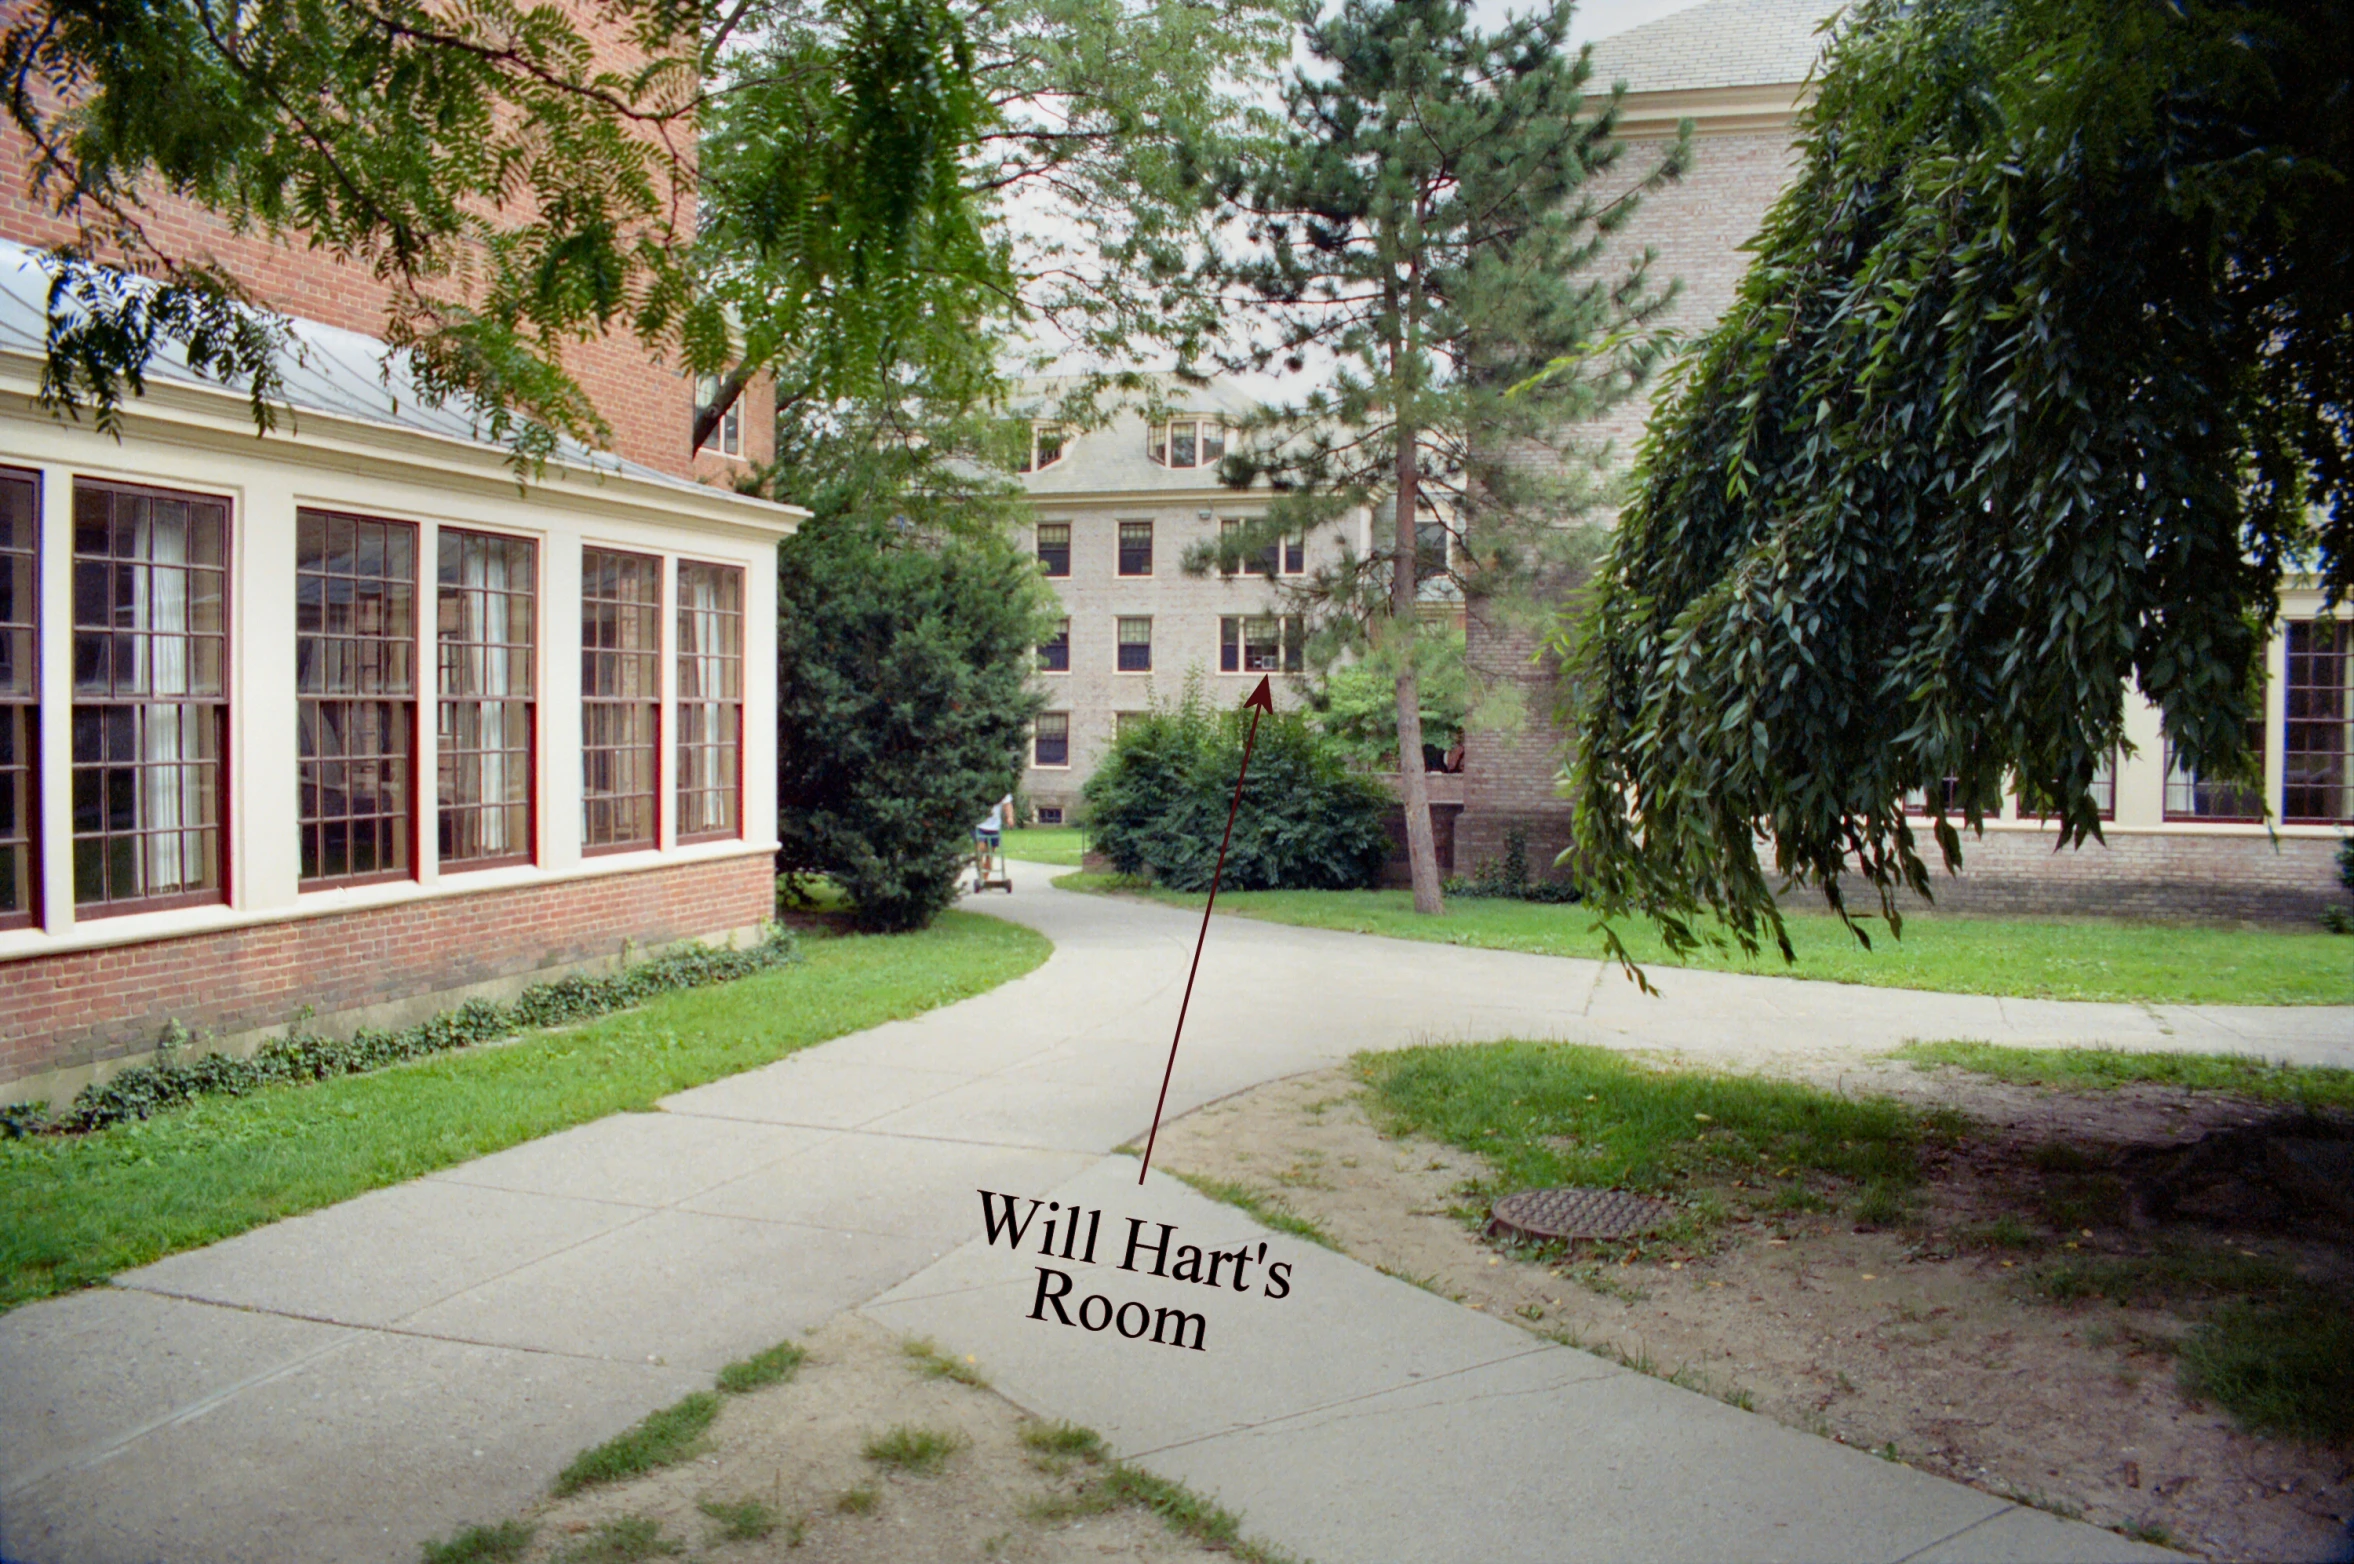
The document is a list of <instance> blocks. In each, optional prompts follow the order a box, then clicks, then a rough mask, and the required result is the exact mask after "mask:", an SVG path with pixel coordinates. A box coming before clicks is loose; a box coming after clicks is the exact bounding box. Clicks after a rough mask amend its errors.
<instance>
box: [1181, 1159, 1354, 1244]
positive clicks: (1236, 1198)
mask: <svg viewBox="0 0 2354 1564" xmlns="http://www.w3.org/2000/svg"><path fill="white" fill-rule="evenodd" d="M1164 1171H1168V1170H1164ZM1170 1176H1171V1177H1173V1178H1176V1179H1178V1180H1180V1181H1182V1182H1184V1183H1187V1184H1191V1185H1192V1186H1193V1187H1194V1188H1195V1189H1197V1190H1200V1191H1201V1192H1202V1193H1203V1194H1205V1195H1207V1196H1209V1197H1210V1198H1211V1199H1212V1200H1218V1201H1223V1202H1224V1203H1225V1204H1227V1205H1230V1206H1233V1207H1234V1208H1235V1209H1236V1210H1238V1211H1242V1212H1244V1213H1246V1214H1248V1215H1249V1217H1250V1218H1251V1220H1252V1221H1254V1222H1256V1223H1258V1224H1259V1225H1260V1226H1261V1227H1269V1228H1273V1229H1274V1230H1275V1231H1276V1232H1278V1233H1289V1234H1291V1236H1292V1237H1294V1238H1305V1239H1306V1240H1307V1241H1308V1242H1310V1243H1312V1244H1322V1245H1323V1246H1324V1247H1325V1248H1327V1249H1332V1250H1338V1249H1339V1248H1340V1245H1338V1244H1336V1243H1334V1242H1333V1241H1332V1237H1331V1235H1330V1234H1328V1233H1326V1232H1325V1231H1324V1229H1323V1228H1321V1227H1318V1226H1317V1225H1316V1224H1315V1223H1313V1222H1311V1221H1309V1220H1308V1219H1307V1218H1306V1217H1304V1216H1301V1215H1299V1214H1298V1213H1297V1212H1295V1211H1292V1210H1291V1209H1290V1208H1288V1207H1286V1206H1285V1205H1284V1204H1283V1203H1282V1202H1281V1201H1279V1200H1277V1199H1276V1198H1275V1197H1274V1196H1272V1195H1267V1194H1262V1193H1261V1192H1260V1191H1258V1190H1255V1189H1253V1188H1251V1187H1250V1185H1248V1184H1236V1183H1233V1182H1231V1181H1229V1180H1227V1179H1222V1178H1204V1177H1202V1176H1200V1175H1199V1174H1194V1173H1176V1172H1173V1171H1172V1172H1171V1173H1170Z"/></svg>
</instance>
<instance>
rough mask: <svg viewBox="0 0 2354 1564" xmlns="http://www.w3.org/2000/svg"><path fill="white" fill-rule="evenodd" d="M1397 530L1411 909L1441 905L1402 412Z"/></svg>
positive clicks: (1410, 461)
mask: <svg viewBox="0 0 2354 1564" xmlns="http://www.w3.org/2000/svg"><path fill="white" fill-rule="evenodd" d="M1397 428H1398V514H1397V523H1398V532H1397V561H1396V566H1395V569H1394V571H1393V573H1392V575H1391V577H1390V617H1391V618H1392V619H1394V620H1395V621H1396V626H1395V628H1396V631H1397V633H1398V634H1399V635H1400V636H1401V637H1403V640H1402V641H1401V643H1400V644H1401V647H1402V650H1403V652H1404V657H1405V661H1404V662H1403V663H1402V664H1401V665H1400V667H1399V669H1398V792H1399V802H1400V804H1401V805H1402V807H1403V808H1404V810H1405V813H1406V863H1407V866H1408V867H1409V868H1410V869H1411V870H1412V871H1413V874H1414V910H1415V911H1416V912H1425V913H1438V912H1444V911H1445V910H1446V907H1445V905H1444V904H1443V903H1442V902H1441V900H1440V898H1439V855H1438V844H1437V843H1436V842H1435V841H1433V840H1432V837H1431V830H1430V782H1429V780H1428V778H1426V777H1425V776H1424V774H1423V770H1422V683H1421V678H1420V676H1419V675H1418V674H1417V673H1416V672H1415V669H1414V650H1415V642H1416V639H1417V637H1418V636H1419V635H1420V633H1421V626H1420V624H1419V623H1418V622H1417V620H1418V618H1419V616H1420V607H1419V602H1418V599H1419V595H1420V594H1419V593H1418V591H1417V587H1418V586H1419V585H1420V583H1419V580H1418V579H1417V578H1418V576H1419V574H1420V571H1419V568H1418V562H1419V558H1420V551H1419V547H1418V544H1419V541H1420V540H1419V539H1418V538H1417V537H1416V536H1415V530H1414V520H1415V510H1416V507H1417V501H1418V498H1419V495H1418V492H1417V489H1418V479H1419V477H1420V471H1419V469H1418V467H1417V466H1416V464H1415V459H1414V457H1415V449H1414V448H1415V445H1416V444H1417V440H1418V436H1417V431H1416V430H1415V428H1414V426H1413V425H1412V424H1411V423H1409V422H1408V421H1407V420H1405V419H1404V418H1400V419H1399V420H1398V426H1397Z"/></svg>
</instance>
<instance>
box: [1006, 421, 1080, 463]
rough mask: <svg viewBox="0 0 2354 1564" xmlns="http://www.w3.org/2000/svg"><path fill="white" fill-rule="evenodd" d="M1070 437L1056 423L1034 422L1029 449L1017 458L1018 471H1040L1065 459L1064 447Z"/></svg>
mask: <svg viewBox="0 0 2354 1564" xmlns="http://www.w3.org/2000/svg"><path fill="white" fill-rule="evenodd" d="M1069 443H1070V437H1069V436H1068V435H1067V434H1065V433H1064V431H1063V430H1062V428H1061V427H1060V426H1059V425H1056V424H1033V425H1032V426H1031V428H1030V445H1029V449H1028V450H1027V451H1025V452H1024V453H1023V454H1022V455H1021V456H1019V457H1017V458H1015V463H1014V470H1015V471H1016V472H1038V471H1041V470H1043V469H1045V468H1048V467H1052V466H1053V465H1054V464H1055V463H1056V462H1059V461H1061V460H1062V459H1063V448H1064V447H1065V446H1066V445H1068V444H1069Z"/></svg>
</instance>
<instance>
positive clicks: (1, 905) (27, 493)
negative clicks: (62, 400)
mask: <svg viewBox="0 0 2354 1564" xmlns="http://www.w3.org/2000/svg"><path fill="white" fill-rule="evenodd" d="M40 535H41V490H40V486H39V484H38V483H36V482H35V481H34V479H33V477H32V475H31V474H29V473H20V472H0V929H5V928H14V927H16V926H18V925H20V924H26V923H30V922H32V921H33V909H34V906H35V901H34V897H35V895H36V893H37V888H38V885H39V870H38V867H37V865H38V864H39V862H40V859H39V853H40V838H39V833H38V832H37V830H36V829H35V826H34V818H35V815H34V808H33V805H34V801H35V799H37V798H38V797H39V796H40V768H39V766H38V765H37V764H36V763H35V762H34V759H33V756H34V746H35V742H36V740H37V739H38V738H39V736H40V729H41V704H40V703H41V691H40V686H39V684H38V682H37V679H36V668H37V666H38V665H37V662H36V659H37V657H38V655H39V648H40V644H41V636H40V623H41V612H40V611H41V572H40V552H39V547H38V544H39V539H40Z"/></svg>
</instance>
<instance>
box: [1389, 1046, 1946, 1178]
mask: <svg viewBox="0 0 2354 1564" xmlns="http://www.w3.org/2000/svg"><path fill="white" fill-rule="evenodd" d="M1353 1068H1354V1069H1355V1071H1356V1074H1357V1076H1358V1078H1359V1079H1360V1080H1362V1081H1364V1082H1365V1083H1366V1084H1367V1085H1368V1086H1370V1087H1371V1088H1372V1089H1373V1103H1372V1105H1373V1107H1374V1109H1375V1112H1376V1115H1377V1117H1378V1118H1380V1119H1381V1120H1382V1121H1383V1123H1382V1127H1383V1129H1384V1130H1385V1131H1387V1132H1388V1133H1392V1134H1397V1133H1405V1134H1417V1135H1428V1136H1430V1137H1432V1138H1433V1139H1437V1140H1443V1141H1446V1142H1448V1143H1449V1144H1451V1145H1455V1146H1460V1147H1462V1148H1463V1149H1464V1150H1466V1151H1473V1152H1477V1153H1478V1154H1479V1155H1481V1156H1482V1157H1484V1158H1486V1159H1487V1160H1488V1161H1489V1162H1490V1163H1491V1164H1492V1165H1493V1166H1494V1167H1495V1169H1496V1171H1497V1175H1498V1183H1499V1184H1500V1185H1501V1186H1502V1187H1504V1188H1506V1189H1523V1188H1530V1187H1534V1186H1540V1185H1556V1184H1569V1185H1580V1186H1583V1187H1586V1188H1593V1189H1629V1190H1636V1191H1639V1192H1642V1193H1647V1194H1665V1195H1673V1194H1675V1193H1676V1192H1677V1191H1678V1190H1679V1189H1680V1188H1682V1187H1683V1185H1684V1181H1685V1180H1687V1179H1690V1178H1692V1177H1693V1176H1695V1175H1698V1174H1702V1173H1718V1172H1741V1173H1746V1174H1749V1175H1751V1176H1752V1177H1754V1178H1755V1179H1756V1180H1757V1182H1758V1184H1759V1190H1760V1198H1761V1199H1771V1198H1772V1196H1773V1194H1774V1192H1775V1191H1776V1190H1777V1189H1780V1188H1784V1187H1791V1188H1798V1187H1803V1184H1802V1183H1800V1182H1797V1181H1800V1180H1802V1178H1803V1176H1804V1175H1808V1174H1814V1175H1828V1176H1830V1177H1833V1178H1837V1179H1840V1180H1843V1181H1846V1182H1849V1183H1853V1184H1859V1185H1862V1186H1864V1187H1865V1188H1866V1189H1867V1190H1870V1189H1873V1188H1879V1189H1882V1190H1886V1191H1890V1192H1897V1191H1902V1190H1905V1189H1909V1188H1910V1187H1911V1186H1912V1185H1914V1184H1915V1183H1917V1182H1918V1181H1919V1178H1920V1169H1919V1159H1918V1151H1919V1148H1920V1147H1921V1145H1922V1143H1923V1142H1924V1141H1925V1140H1927V1139H1928V1138H1930V1137H1932V1136H1939V1135H1948V1134H1954V1133H1957V1132H1959V1131H1960V1130H1961V1129H1962V1127H1963V1121H1962V1120H1961V1119H1960V1118H1959V1117H1958V1116H1956V1115H1954V1114H1951V1113H1948V1112H1943V1111H1935V1110H1932V1111H1930V1112H1925V1113H1924V1112H1920V1111H1916V1110H1914V1109H1912V1108H1909V1107H1906V1106H1905V1105H1903V1104H1901V1103H1898V1102H1895V1101H1893V1100H1891V1099H1888V1098H1883V1097H1863V1098H1849V1097H1842V1096H1839V1095H1837V1094H1836V1093H1832V1092H1826V1091H1821V1090H1818V1089H1817V1088H1815V1087H1811V1086H1804V1085H1801V1084H1799V1083H1797V1082H1794V1081H1775V1080H1762V1079H1758V1078H1755V1077H1751V1076H1740V1075H1719V1074H1714V1073H1711V1072H1707V1071H1699V1070H1663V1069H1653V1068H1650V1067H1648V1066H1645V1065H1641V1064H1637V1063H1634V1062H1633V1061H1631V1060H1629V1059H1627V1058H1625V1057H1624V1056H1622V1055H1620V1054H1617V1053H1614V1052H1612V1051H1611V1050H1609V1049H1607V1048H1596V1047H1591V1046H1588V1045H1583V1044H1570V1043H1531V1042H1500V1043H1480V1044H1473V1045H1467V1046H1466V1045H1442V1046H1433V1047H1424V1048H1405V1049H1399V1050H1397V1051H1395V1052H1390V1053H1367V1054H1359V1055H1358V1056H1357V1057H1356V1059H1355V1061H1354V1065H1353Z"/></svg>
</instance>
